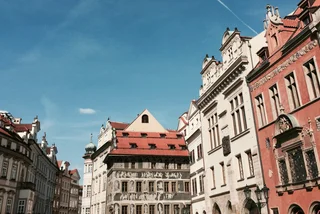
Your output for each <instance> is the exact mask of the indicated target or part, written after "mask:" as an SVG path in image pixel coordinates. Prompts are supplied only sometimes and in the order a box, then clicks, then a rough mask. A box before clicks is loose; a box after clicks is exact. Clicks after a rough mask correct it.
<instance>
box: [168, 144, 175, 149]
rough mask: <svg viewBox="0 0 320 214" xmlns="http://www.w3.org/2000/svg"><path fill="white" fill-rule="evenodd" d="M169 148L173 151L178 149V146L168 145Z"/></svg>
mask: <svg viewBox="0 0 320 214" xmlns="http://www.w3.org/2000/svg"><path fill="white" fill-rule="evenodd" d="M168 146H169V149H171V150H173V149H176V146H175V145H173V144H168Z"/></svg>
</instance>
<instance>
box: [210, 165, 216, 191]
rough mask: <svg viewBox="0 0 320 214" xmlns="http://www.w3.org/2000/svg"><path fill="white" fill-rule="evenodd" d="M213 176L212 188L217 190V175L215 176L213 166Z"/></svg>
mask: <svg viewBox="0 0 320 214" xmlns="http://www.w3.org/2000/svg"><path fill="white" fill-rule="evenodd" d="M211 174H212V186H213V188H216V175H215V172H214V167H213V166H212V167H211Z"/></svg>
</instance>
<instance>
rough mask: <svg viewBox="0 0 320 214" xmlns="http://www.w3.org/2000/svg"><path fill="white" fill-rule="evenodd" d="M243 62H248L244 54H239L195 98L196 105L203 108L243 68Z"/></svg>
mask: <svg viewBox="0 0 320 214" xmlns="http://www.w3.org/2000/svg"><path fill="white" fill-rule="evenodd" d="M244 64H248V58H247V57H246V56H239V57H238V59H236V60H235V61H234V62H233V63H232V64H231V66H229V68H228V69H226V71H225V72H224V73H223V74H222V75H221V76H220V77H219V79H218V80H217V81H216V82H214V83H213V84H212V85H211V86H210V88H209V89H208V90H207V91H206V92H204V94H202V96H201V97H200V98H199V99H198V100H197V106H198V107H199V109H200V110H203V109H204V108H205V107H206V106H208V105H209V104H210V103H211V102H212V100H214V98H215V97H216V96H217V95H218V94H220V93H221V92H222V91H223V90H224V89H225V88H226V87H227V86H228V85H230V84H231V83H232V82H233V81H234V80H235V79H236V78H237V77H238V76H239V75H240V74H241V73H242V72H243V71H244V69H245V67H244Z"/></svg>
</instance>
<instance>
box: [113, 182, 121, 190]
mask: <svg viewBox="0 0 320 214" xmlns="http://www.w3.org/2000/svg"><path fill="white" fill-rule="evenodd" d="M119 188H120V182H119V181H115V182H114V191H118V190H119Z"/></svg>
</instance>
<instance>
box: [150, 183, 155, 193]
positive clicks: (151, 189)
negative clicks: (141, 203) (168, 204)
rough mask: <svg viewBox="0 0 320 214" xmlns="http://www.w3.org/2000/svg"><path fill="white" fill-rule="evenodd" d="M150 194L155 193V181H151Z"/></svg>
mask: <svg viewBox="0 0 320 214" xmlns="http://www.w3.org/2000/svg"><path fill="white" fill-rule="evenodd" d="M149 192H154V181H149Z"/></svg>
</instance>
